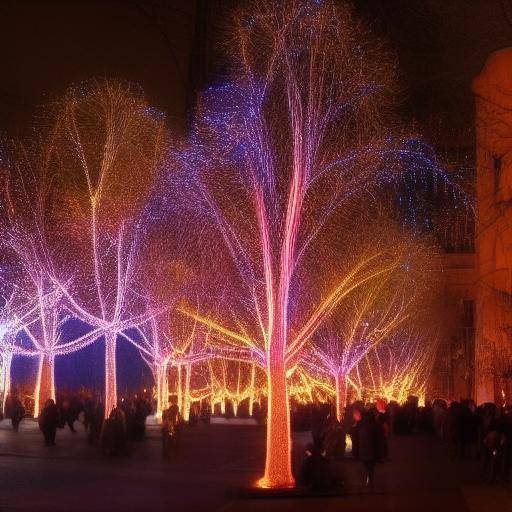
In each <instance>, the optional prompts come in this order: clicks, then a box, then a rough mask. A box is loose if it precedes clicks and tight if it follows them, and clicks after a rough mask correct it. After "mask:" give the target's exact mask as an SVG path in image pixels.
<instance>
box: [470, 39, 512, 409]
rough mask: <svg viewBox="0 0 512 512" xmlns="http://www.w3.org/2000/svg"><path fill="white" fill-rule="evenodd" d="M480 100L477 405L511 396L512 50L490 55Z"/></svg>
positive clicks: (480, 80)
mask: <svg viewBox="0 0 512 512" xmlns="http://www.w3.org/2000/svg"><path fill="white" fill-rule="evenodd" d="M473 93H474V94H475V98H476V157H477V178H476V200H477V228H476V252H477V309H476V319H477V324H476V341H475V372H476V373H475V395H476V400H477V402H478V403H482V402H486V401H498V402H499V401H500V400H501V399H503V398H504V397H507V395H509V396H510V393H511V392H512V389H511V383H510V381H511V379H510V376H511V371H512V348H511V347H512V208H511V207H512V48H508V49H504V50H500V51H497V52H494V53H492V54H491V55H490V56H489V58H488V59H487V62H486V64H485V66H484V68H483V70H482V72H481V73H480V75H478V76H477V77H476V78H475V79H474V81H473Z"/></svg>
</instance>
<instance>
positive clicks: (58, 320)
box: [2, 132, 102, 416]
mask: <svg viewBox="0 0 512 512" xmlns="http://www.w3.org/2000/svg"><path fill="white" fill-rule="evenodd" d="M54 135H55V133H54V132H51V133H50V134H49V137H48V139H47V140H45V139H44V138H41V139H37V140H34V141H31V143H30V144H21V143H14V144H13V148H12V155H11V157H12V161H11V162H10V168H9V169H8V172H6V174H5V180H4V187H3V195H4V201H5V203H4V211H3V214H4V218H3V221H4V222H3V224H2V228H3V243H4V248H5V249H6V250H7V251H8V252H9V255H10V259H9V265H10V272H9V274H10V280H11V281H13V283H11V285H12V286H13V287H14V289H15V290H16V292H17V294H18V295H21V296H22V297H24V298H25V301H26V303H25V305H24V306H23V309H24V310H25V312H24V313H23V316H22V317H21V318H18V319H16V321H15V323H14V325H18V326H21V329H19V330H20V331H22V332H23V333H24V334H25V335H26V337H27V338H28V345H27V343H23V338H22V337H20V336H18V337H17V338H15V341H14V344H15V345H16V346H17V347H18V349H17V352H18V353H21V354H24V355H30V356H37V357H38V359H39V362H38V372H37V378H36V385H35V392H34V404H35V406H34V415H35V416H38V414H39V410H40V406H41V404H44V402H45V401H46V400H47V399H48V398H53V399H55V382H54V363H55V357H56V356H57V355H65V354H69V353H70V352H74V351H76V350H79V349H81V348H83V347H84V346H86V345H87V344H89V343H91V341H93V340H94V339H95V338H97V337H98V336H99V335H100V334H101V333H102V329H101V327H98V328H97V329H96V330H93V331H91V332H89V333H87V334H86V335H84V336H81V337H78V338H76V339H73V340H71V341H68V342H65V343H64V342H63V341H62V338H61V328H62V326H63V325H64V324H65V323H66V322H67V321H68V320H69V318H70V316H69V313H68V312H67V311H66V307H65V304H64V302H63V301H62V298H63V292H62V290H61V289H60V288H59V287H58V286H56V285H55V283H54V281H53V276H54V275H55V269H54V264H53V257H52V252H51V250H50V243H51V241H52V228H51V227H50V226H52V221H53V220H55V217H53V215H54V213H55V212H54V211H53V209H52V198H53V196H52V194H53V192H54V190H53V187H52V182H53V176H52V174H51V169H50V166H49V156H50V153H51V149H52V144H53V142H54Z"/></svg>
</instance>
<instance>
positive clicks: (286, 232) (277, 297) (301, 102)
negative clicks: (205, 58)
mask: <svg viewBox="0 0 512 512" xmlns="http://www.w3.org/2000/svg"><path fill="white" fill-rule="evenodd" d="M231 34H232V38H231V40H230V45H229V46H230V48H231V49H232V50H233V53H232V55H231V57H232V63H233V66H232V74H231V76H230V81H229V82H227V83H226V84H224V85H221V86H218V87H212V88H210V89H208V90H206V91H205V92H204V93H203V95H202V97H201V99H200V101H199V104H198V107H197V116H196V122H195V125H194V131H193V135H192V136H191V139H190V144H189V148H188V150H187V149H185V150H184V151H183V153H182V154H181V155H178V156H177V157H176V160H177V161H175V162H174V166H175V167H176V168H178V169H180V168H181V169H182V170H183V169H185V171H184V172H183V173H181V174H182V180H181V181H180V180H179V179H177V177H176V173H172V178H173V181H174V184H173V185H171V186H174V187H177V185H179V190H180V191H181V192H182V194H183V196H184V199H185V201H184V203H185V204H184V212H186V213H187V215H186V219H187V222H189V223H191V222H194V221H200V222H201V225H200V227H199V228H198V229H197V230H195V233H196V234H197V235H198V236H200V242H198V243H202V244H207V247H208V254H211V255H212V256H213V257H214V258H215V260H214V261H215V262H219V261H221V262H222V266H217V267H216V270H217V272H218V273H222V274H224V275H225V276H226V280H225V281H226V282H227V283H228V287H227V288H228V289H226V287H225V286H224V287H222V289H221V290H219V291H218V293H217V299H216V300H220V297H222V301H223V305H224V306H225V310H224V311H223V321H222V322H220V321H218V319H215V320H212V319H208V320H207V321H205V323H207V322H209V323H210V325H211V324H212V323H214V324H215V325H217V326H221V327H222V329H223V330H224V331H225V332H224V335H225V337H226V338H229V339H230V340H231V343H232V344H233V345H237V346H238V347H240V351H241V352H243V353H244V354H247V353H249V354H252V355H253V357H254V358H255V360H259V361H262V362H263V364H264V367H265V370H266V374H267V381H268V423H267V453H266V465H265V474H264V477H263V478H262V479H261V480H260V481H259V485H261V486H264V487H289V486H293V485H294V479H293V476H292V472H291V439H290V421H289V419H290V418H289V400H288V389H287V379H286V374H287V367H289V365H290V364H293V361H295V360H296V359H297V358H298V357H299V354H300V353H301V351H302V348H303V346H304V344H305V343H306V342H307V341H308V340H309V339H310V338H311V337H312V336H313V335H314V333H315V331H316V330H317V329H318V327H319V326H320V325H321V324H322V322H323V321H324V320H325V319H326V318H327V317H328V316H329V315H330V314H331V313H332V312H333V311H334V310H335V308H336V307H337V306H338V305H339V304H340V302H341V301H342V300H343V299H344V298H345V297H346V296H348V295H349V294H350V293H351V292H352V291H353V290H355V289H357V288H358V287H359V286H361V285H362V284H364V283H367V282H370V281H372V280H373V279H376V278H377V277H378V276H379V275H381V274H382V273H385V272H388V271H391V270H392V269H393V268H395V267H396V266H397V265H399V264H400V258H397V257H396V254H393V253H392V251H382V250H381V249H380V248H379V244H377V247H376V248H375V249H374V250H372V248H371V247H367V248H366V249H365V250H364V251H363V250H362V251H360V252H359V253H358V254H357V257H356V256H354V255H353V254H351V240H350V236H349V234H348V231H347V230H345V229H343V227H340V225H339V224H340V221H341V223H343V221H344V220H346V219H347V218H350V217H351V216H352V214H353V210H354V209H364V208H365V201H374V200H375V195H374V194H373V192H377V194H378V188H379V187H380V186H381V185H382V183H384V182H385V183H389V182H390V181H391V180H393V178H394V176H395V175H396V174H397V173H398V170H399V168H400V167H401V164H402V163H403V158H404V157H405V156H407V158H409V159H410V158H413V157H414V155H415V151H416V150H415V149H414V148H411V147H409V146H408V143H407V141H406V140H403V139H401V137H400V136H399V132H398V130H397V129H396V128H395V119H394V117H393V116H392V114H391V110H392V109H391V107H392V106H393V103H394V94H393V90H394V85H393V84H394V76H393V69H394V68H395V66H394V62H393V61H392V59H391V58H390V56H389V54H388V53H387V52H386V50H385V49H384V47H383V45H382V44H381V43H380V42H378V41H376V40H375V39H374V38H373V37H372V36H371V35H370V34H369V33H368V31H367V30H366V29H365V27H364V26H362V25H361V23H359V22H358V21H357V20H355V19H354V17H353V16H352V12H351V10H350V8H349V7H347V6H346V5H344V4H342V5H341V6H337V5H335V3H334V2H331V1H324V2H310V1H306V0H304V1H292V0H290V1H282V2H278V4H276V3H275V2H250V3H249V4H248V6H247V7H246V8H244V9H242V10H240V11H237V12H236V14H235V16H234V18H233V20H232V27H231ZM191 181H192V182H193V183H194V185H195V187H194V188H192V187H191V186H190V184H191ZM171 195H172V194H171ZM173 197H174V196H173ZM187 206H188V208H187ZM208 220H209V221H211V222H210V223H209V224H208V223H207V221H208ZM211 225H213V226H215V227H216V231H215V232H214V231H213V230H212V231H209V230H210V229H211ZM361 229H364V226H359V227H356V231H357V230H361ZM351 233H353V230H352V232H351ZM319 262H321V267H322V268H321V269H319ZM209 289H210V291H211V293H212V296H214V295H215V287H213V286H212V287H211V288H209Z"/></svg>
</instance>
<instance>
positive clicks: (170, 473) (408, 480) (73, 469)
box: [0, 422, 512, 512]
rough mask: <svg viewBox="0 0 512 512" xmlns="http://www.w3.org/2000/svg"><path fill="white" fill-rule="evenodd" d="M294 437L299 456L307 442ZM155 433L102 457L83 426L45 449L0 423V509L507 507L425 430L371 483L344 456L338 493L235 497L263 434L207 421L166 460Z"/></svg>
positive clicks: (259, 456) (398, 444) (395, 446)
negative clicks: (342, 487) (363, 484)
mask: <svg viewBox="0 0 512 512" xmlns="http://www.w3.org/2000/svg"><path fill="white" fill-rule="evenodd" d="M308 440H309V438H308V435H307V434H300V435H297V436H296V437H295V443H296V451H297V455H298V453H300V452H301V451H302V449H301V446H303V445H304V444H305V443H306V442H308ZM159 441H160V440H159V437H158V431H157V430H156V429H151V428H150V429H149V435H148V439H147V440H146V441H144V442H143V443H140V444H135V445H133V448H132V454H131V456H130V457H128V458H125V459H113V460H112V459H103V458H102V457H100V455H99V454H98V453H97V451H96V450H95V449H94V448H91V447H89V446H88V445H87V443H86V441H85V435H84V433H83V431H79V432H78V433H77V434H74V435H73V434H72V433H71V432H69V431H68V430H67V429H66V430H64V431H59V432H58V434H57V443H58V445H57V446H56V447H53V448H45V447H44V446H43V445H42V436H41V435H40V433H39V431H38V430H37V428H36V425H35V424H34V423H33V422H25V423H24V424H23V423H22V428H21V430H20V432H19V433H18V434H15V433H13V432H12V431H10V430H7V429H5V428H2V425H0V475H1V477H0V511H1V512H8V511H30V512H39V511H52V512H53V511H55V512H60V511H66V512H69V511H77V512H81V511H105V512H106V511H108V512H117V511H139V510H140V511H143V510H144V511H146V510H150V511H151V512H159V511H164V510H165V511H169V510H172V511H176V512H179V511H184V510H186V511H187V512H196V511H197V512H201V511H203V510H204V511H206V510H208V511H211V512H213V511H241V510H243V511H247V512H252V511H258V512H259V511H294V512H295V511H299V512H300V511H303V510H304V511H305V510H311V511H317V510H322V511H338V510H341V511H364V510H372V511H374V510H379V512H381V511H407V512H410V511H443V512H444V511H469V512H480V511H482V512H484V511H485V512H493V511H495V510H496V511H500V512H507V511H511V512H512V487H510V486H508V487H504V486H492V487H489V486H484V485H480V484H479V483H478V478H477V477H478V466H477V465H476V464H475V463H470V462H465V463H463V464H461V463H454V462H452V461H451V460H450V459H449V458H448V457H447V455H446V451H445V449H444V447H443V446H442V445H441V444H440V443H439V442H438V441H437V440H436V439H434V438H431V437H425V436H414V437H405V438H404V437H398V438H394V439H392V441H391V461H390V462H388V463H386V464H382V465H380V466H378V468H377V473H376V480H377V484H376V489H375V491H374V493H372V494H368V493H365V492H364V490H363V489H361V488H360V487H359V486H358V483H359V479H360V468H359V464H358V463H356V462H352V461H346V462H345V463H344V464H343V468H342V469H343V472H344V474H345V479H346V482H347V486H346V487H347V491H349V492H350V494H348V495H345V496H340V497H335V498H300V499H297V498H295V499H274V500H266V499H243V500H242V499H237V498H233V497H231V496H230V495H229V492H228V494H226V491H229V490H230V489H233V488H237V487H240V486H244V485H248V484H250V483H251V482H253V481H254V480H255V479H256V478H257V477H258V476H259V474H260V472H261V468H262V465H263V453H264V430H262V429H260V428H259V427H250V426H229V425H209V426H199V427H196V428H191V429H189V430H188V432H187V434H186V436H185V439H184V444H183V453H182V457H181V460H179V461H177V462H175V463H166V462H164V461H163V460H162V458H161V454H160V443H159Z"/></svg>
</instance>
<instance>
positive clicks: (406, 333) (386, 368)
mask: <svg viewBox="0 0 512 512" xmlns="http://www.w3.org/2000/svg"><path fill="white" fill-rule="evenodd" d="M438 342H439V336H438V333H437V332H436V331H435V330H433V329H421V330H419V329H413V328H408V329H399V330H397V331H396V332H395V333H393V334H392V335H391V336H390V337H389V338H388V339H387V340H386V341H384V342H383V343H381V344H380V345H379V346H377V347H374V348H373V349H372V350H370V351H369V352H368V353H367V354H366V355H365V357H364V358H363V359H362V360H361V361H360V362H359V364H358V366H357V367H356V368H355V369H354V371H353V372H352V374H351V376H350V377H349V379H351V380H352V383H353V385H354V386H355V387H356V388H357V389H358V390H360V394H363V393H362V390H364V394H365V395H366V396H368V397H369V398H372V399H375V398H385V399H386V400H387V401H388V402H389V401H392V400H394V401H396V402H398V403H404V402H405V401H406V400H407V398H408V397H409V396H417V397H418V398H420V399H421V400H422V401H424V400H425V395H426V392H427V383H428V378H429V376H430V372H431V370H432V366H433V364H434V361H435V356H436V351H437V348H438Z"/></svg>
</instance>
